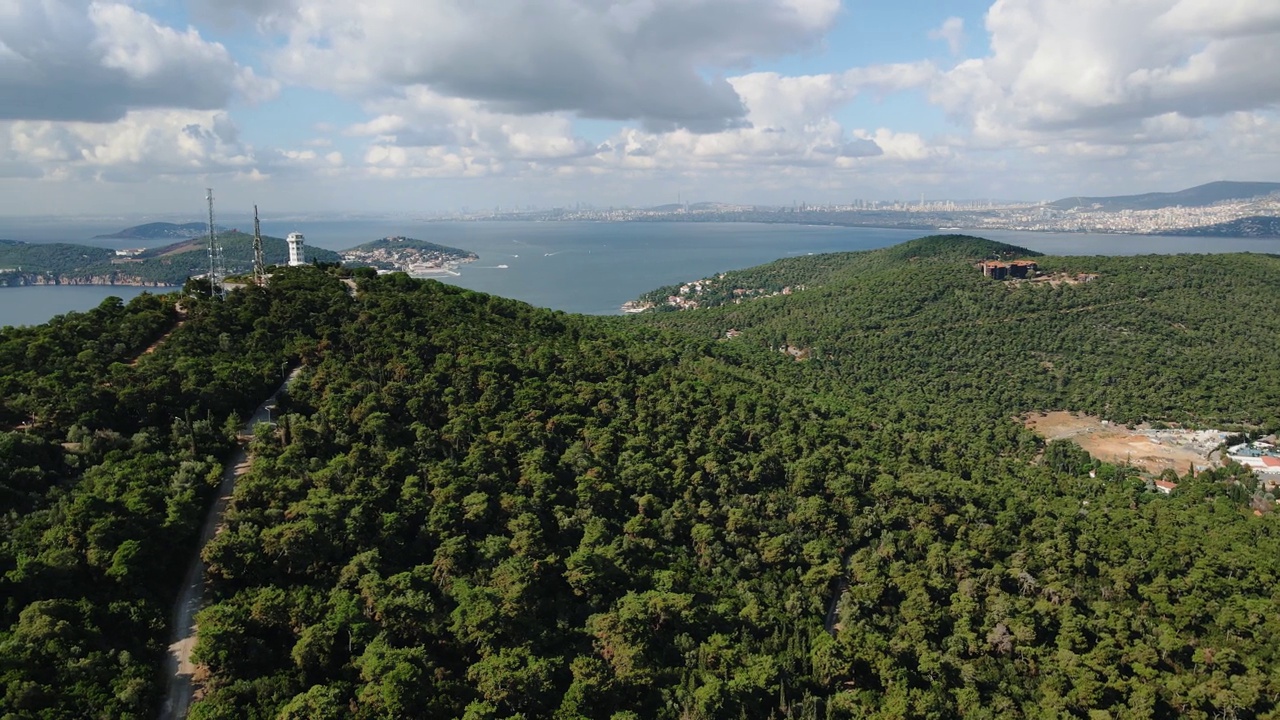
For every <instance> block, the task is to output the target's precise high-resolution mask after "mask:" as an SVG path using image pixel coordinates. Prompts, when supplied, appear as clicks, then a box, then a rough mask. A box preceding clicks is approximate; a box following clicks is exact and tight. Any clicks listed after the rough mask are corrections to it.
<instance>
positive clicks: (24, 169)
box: [0, 110, 345, 182]
mask: <svg viewBox="0 0 1280 720" xmlns="http://www.w3.org/2000/svg"><path fill="white" fill-rule="evenodd" d="M344 164H345V163H344V161H343V156H342V154H341V153H340V152H337V151H332V152H329V153H325V154H320V153H318V152H316V151H315V150H312V149H301V150H291V149H264V150H255V149H254V148H253V147H252V146H250V145H248V144H247V143H245V142H244V141H243V140H242V139H241V138H240V131H239V129H238V128H237V127H236V126H235V124H234V123H233V122H232V121H231V118H230V117H229V116H228V115H227V114H226V113H225V112H221V111H201V110H135V111H132V112H130V113H128V114H127V115H125V117H123V118H122V119H120V120H118V121H116V122H112V123H91V122H52V121H47V120H19V121H10V122H0V176H13V175H17V176H22V177H42V178H45V179H49V180H58V179H63V180H66V179H81V180H102V181H117V182H145V181H150V180H154V179H160V178H167V177H187V176H202V177H208V176H214V175H220V174H249V175H252V174H255V173H257V174H261V175H281V174H286V175H287V174H290V173H310V172H325V173H330V174H332V173H333V172H334V171H335V170H337V169H340V168H342V167H343V166H344Z"/></svg>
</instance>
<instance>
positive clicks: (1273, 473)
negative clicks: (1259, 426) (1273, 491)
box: [1227, 441, 1280, 485]
mask: <svg viewBox="0 0 1280 720" xmlns="http://www.w3.org/2000/svg"><path fill="white" fill-rule="evenodd" d="M1227 457H1228V458H1230V459H1231V460H1233V461H1234V462H1238V463H1240V464H1241V465H1244V466H1245V467H1247V468H1249V469H1250V470H1252V471H1253V472H1254V474H1256V475H1257V476H1258V477H1259V478H1260V479H1262V480H1263V482H1265V483H1266V484H1267V485H1275V484H1280V449H1278V448H1277V447H1276V446H1275V444H1274V443H1270V442H1265V441H1257V442H1251V443H1242V444H1240V445H1233V446H1231V447H1229V448H1227Z"/></svg>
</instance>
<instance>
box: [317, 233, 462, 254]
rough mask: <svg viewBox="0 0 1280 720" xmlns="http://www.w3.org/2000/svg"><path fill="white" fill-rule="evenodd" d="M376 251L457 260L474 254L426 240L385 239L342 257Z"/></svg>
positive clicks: (365, 245) (345, 251)
mask: <svg viewBox="0 0 1280 720" xmlns="http://www.w3.org/2000/svg"><path fill="white" fill-rule="evenodd" d="M377 250H417V251H419V252H424V253H439V254H441V255H454V256H457V257H458V258H471V259H474V258H475V257H476V254H475V253H473V252H471V251H470V250H462V249H459V248H456V247H449V246H448V245H437V244H436V243H433V242H427V241H426V240H419V239H417V238H411V237H385V238H378V239H377V240H371V241H369V242H367V243H362V244H360V245H356V246H355V247H353V248H348V249H346V250H343V251H342V254H343V255H346V254H347V253H359V252H375V251H377Z"/></svg>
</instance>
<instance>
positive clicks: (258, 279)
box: [253, 205, 267, 287]
mask: <svg viewBox="0 0 1280 720" xmlns="http://www.w3.org/2000/svg"><path fill="white" fill-rule="evenodd" d="M253 282H254V284H255V285H258V286H259V287H261V286H262V285H266V284H267V267H266V263H265V262H263V260H262V227H261V226H260V225H258V206H257V205H254V206H253Z"/></svg>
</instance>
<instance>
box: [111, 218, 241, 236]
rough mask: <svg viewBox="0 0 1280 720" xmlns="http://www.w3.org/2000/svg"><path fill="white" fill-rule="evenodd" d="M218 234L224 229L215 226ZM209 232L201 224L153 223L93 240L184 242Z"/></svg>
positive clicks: (203, 224)
mask: <svg viewBox="0 0 1280 720" xmlns="http://www.w3.org/2000/svg"><path fill="white" fill-rule="evenodd" d="M214 227H215V228H217V230H218V232H226V228H224V227H220V226H217V225H215V226H214ZM208 232H209V225H208V224H207V223H201V222H189V223H182V224H178V223H170V222H153V223H145V224H143V225H134V226H133V227H127V228H125V229H123V230H121V231H119V232H115V233H111V234H110V235H95V236H94V239H95V240H165V239H169V238H172V239H174V240H186V239H189V238H194V237H200V236H202V235H205V234H206V233H208Z"/></svg>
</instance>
